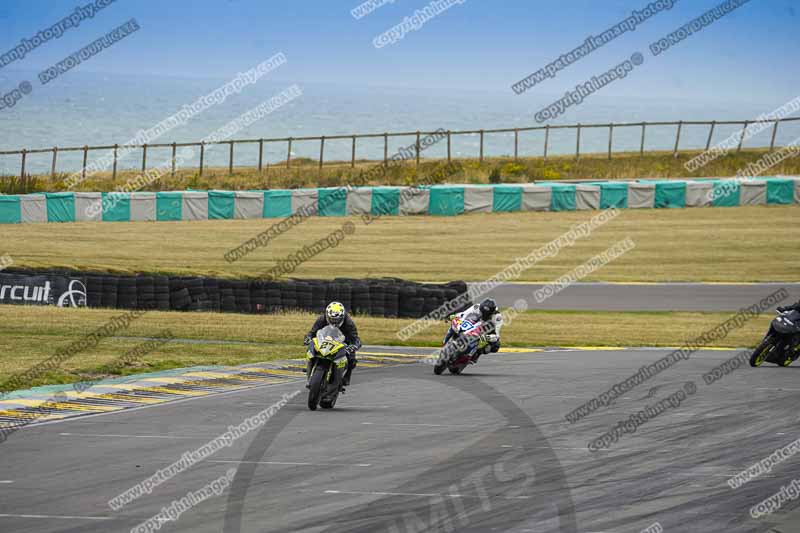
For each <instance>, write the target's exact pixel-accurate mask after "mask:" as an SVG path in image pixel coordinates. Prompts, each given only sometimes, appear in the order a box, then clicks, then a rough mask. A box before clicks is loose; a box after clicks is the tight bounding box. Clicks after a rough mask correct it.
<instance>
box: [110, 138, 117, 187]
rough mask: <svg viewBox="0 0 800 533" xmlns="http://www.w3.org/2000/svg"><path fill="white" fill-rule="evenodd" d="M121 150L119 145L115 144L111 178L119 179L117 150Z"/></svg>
mask: <svg viewBox="0 0 800 533" xmlns="http://www.w3.org/2000/svg"><path fill="white" fill-rule="evenodd" d="M118 150H119V145H118V144H114V167H113V168H112V170H111V179H112V180H115V179H117V151H118Z"/></svg>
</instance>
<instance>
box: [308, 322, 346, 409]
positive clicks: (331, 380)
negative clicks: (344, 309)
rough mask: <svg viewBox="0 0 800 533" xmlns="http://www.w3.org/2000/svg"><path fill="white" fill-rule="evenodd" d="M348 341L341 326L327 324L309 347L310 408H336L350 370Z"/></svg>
mask: <svg viewBox="0 0 800 533" xmlns="http://www.w3.org/2000/svg"><path fill="white" fill-rule="evenodd" d="M344 341H345V336H344V334H343V333H342V332H341V330H340V329H339V328H337V327H335V326H325V327H324V328H322V329H321V330H319V331H318V332H317V336H316V337H315V338H314V339H313V342H312V343H311V344H310V345H309V346H308V353H307V354H306V359H307V372H308V384H307V387H308V408H309V409H311V410H312V411H315V410H316V409H317V405H319V406H320V407H322V408H323V409H333V406H334V405H336V400H337V399H338V398H339V392H341V390H342V379H343V378H344V372H345V371H346V370H347V351H346V350H345V349H344V348H345V346H346V345H345V343H344Z"/></svg>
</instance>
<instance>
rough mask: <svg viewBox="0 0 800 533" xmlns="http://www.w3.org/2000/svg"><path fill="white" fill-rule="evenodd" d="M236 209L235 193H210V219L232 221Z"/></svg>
mask: <svg viewBox="0 0 800 533" xmlns="http://www.w3.org/2000/svg"><path fill="white" fill-rule="evenodd" d="M235 207H236V194H235V193H234V192H233V191H208V219H209V220H230V219H232V218H233V212H234V210H235Z"/></svg>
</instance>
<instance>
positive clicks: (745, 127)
mask: <svg viewBox="0 0 800 533" xmlns="http://www.w3.org/2000/svg"><path fill="white" fill-rule="evenodd" d="M749 124H750V121H749V120H745V121H744V126H743V127H742V134H741V135H740V136H739V146H737V147H736V153H737V154H738V153H739V152H741V151H742V143H743V142H744V134H745V133H747V126H748V125H749Z"/></svg>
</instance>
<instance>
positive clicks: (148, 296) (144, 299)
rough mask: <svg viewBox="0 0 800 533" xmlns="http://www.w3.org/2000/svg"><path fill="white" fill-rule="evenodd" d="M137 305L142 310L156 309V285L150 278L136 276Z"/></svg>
mask: <svg viewBox="0 0 800 533" xmlns="http://www.w3.org/2000/svg"><path fill="white" fill-rule="evenodd" d="M135 279H136V303H137V305H138V307H139V308H140V309H156V308H157V307H158V305H157V303H156V285H155V280H154V279H153V278H152V277H150V276H136V278H135Z"/></svg>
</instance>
